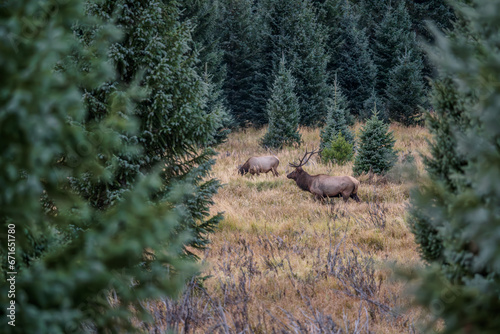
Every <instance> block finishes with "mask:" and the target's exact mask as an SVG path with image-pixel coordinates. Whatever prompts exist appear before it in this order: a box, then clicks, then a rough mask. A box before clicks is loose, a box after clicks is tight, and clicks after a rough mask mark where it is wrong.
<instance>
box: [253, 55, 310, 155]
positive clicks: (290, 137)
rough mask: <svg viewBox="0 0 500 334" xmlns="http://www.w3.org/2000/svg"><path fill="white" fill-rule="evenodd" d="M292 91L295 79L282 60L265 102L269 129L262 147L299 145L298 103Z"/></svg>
mask: <svg viewBox="0 0 500 334" xmlns="http://www.w3.org/2000/svg"><path fill="white" fill-rule="evenodd" d="M294 90H295V79H294V78H293V76H292V73H291V72H290V70H288V69H287V68H286V67H285V59H284V58H282V60H281V62H280V65H279V69H278V73H277V74H276V77H275V80H274V84H273V88H272V92H271V97H270V98H269V101H268V102H267V107H266V110H267V114H268V116H269V128H268V131H267V133H266V134H265V136H264V138H263V139H262V145H263V146H266V147H273V148H282V147H283V146H285V145H291V144H294V143H297V144H300V142H301V136H300V133H299V129H298V127H299V116H300V114H299V101H298V99H297V96H296V95H295V92H294Z"/></svg>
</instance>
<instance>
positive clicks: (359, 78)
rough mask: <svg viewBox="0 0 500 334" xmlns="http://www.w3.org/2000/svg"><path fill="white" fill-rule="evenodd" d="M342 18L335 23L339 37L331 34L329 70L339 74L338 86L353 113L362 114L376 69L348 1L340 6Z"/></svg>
mask: <svg viewBox="0 0 500 334" xmlns="http://www.w3.org/2000/svg"><path fill="white" fill-rule="evenodd" d="M341 9H342V16H341V17H340V19H339V20H338V21H337V22H336V24H337V25H338V29H337V30H336V32H337V34H338V35H336V36H335V35H332V36H331V37H330V42H332V41H333V42H334V43H335V44H334V45H332V46H330V48H329V49H330V51H331V53H332V57H331V59H332V63H331V64H330V68H331V69H332V70H333V71H336V73H338V75H339V83H340V86H341V87H342V89H343V91H344V92H345V93H346V96H347V99H348V100H349V102H350V105H351V108H352V111H353V114H355V115H357V116H359V115H360V114H362V113H363V110H364V103H365V101H366V100H367V99H369V98H370V96H371V93H372V90H373V88H374V87H375V80H376V75H377V71H376V67H375V65H374V63H373V59H372V56H371V53H370V50H369V47H368V37H367V35H366V33H365V30H364V29H361V27H360V22H359V20H360V16H359V14H358V13H357V10H356V7H355V6H354V5H353V4H351V3H350V2H347V1H344V2H343V3H342V7H341Z"/></svg>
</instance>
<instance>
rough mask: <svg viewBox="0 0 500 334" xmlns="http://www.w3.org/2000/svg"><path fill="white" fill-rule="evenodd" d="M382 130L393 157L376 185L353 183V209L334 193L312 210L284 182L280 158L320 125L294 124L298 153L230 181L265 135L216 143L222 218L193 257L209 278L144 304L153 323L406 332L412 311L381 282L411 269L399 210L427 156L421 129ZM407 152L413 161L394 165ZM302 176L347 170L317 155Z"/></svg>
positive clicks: (415, 260)
mask: <svg viewBox="0 0 500 334" xmlns="http://www.w3.org/2000/svg"><path fill="white" fill-rule="evenodd" d="M359 129H360V126H359V125H357V126H356V130H357V131H359ZM391 130H392V131H394V134H395V138H396V145H395V149H396V150H398V153H399V157H400V158H399V162H398V164H397V165H396V167H395V168H394V170H393V171H392V172H391V173H390V174H389V175H387V176H386V177H384V178H377V177H374V178H371V179H370V178H369V176H368V175H364V176H361V177H359V178H358V179H359V180H360V181H361V186H360V189H359V197H360V198H361V200H362V203H359V204H358V203H356V202H354V201H353V200H349V201H348V202H347V203H344V202H343V200H342V199H341V198H336V199H333V200H332V201H331V203H330V204H323V203H321V202H318V201H315V200H314V199H313V196H312V195H311V194H310V193H307V192H304V191H301V190H300V189H299V188H298V187H297V186H296V185H295V183H294V182H293V181H292V180H289V179H287V178H286V174H287V173H289V172H291V171H292V168H290V167H288V163H289V162H291V161H294V160H297V159H298V158H300V157H302V155H303V153H304V152H305V148H306V147H307V148H309V149H312V148H315V147H318V145H319V130H309V129H301V133H302V137H303V140H304V145H302V147H294V148H287V149H284V150H282V151H279V152H272V153H273V154H275V155H276V156H277V157H278V158H279V159H280V166H279V168H278V171H279V173H280V176H279V177H273V176H272V174H271V173H269V174H263V175H260V176H250V175H246V176H240V175H238V174H237V169H236V168H237V166H238V165H239V164H242V163H243V162H245V160H246V159H247V158H248V157H251V156H253V155H264V154H268V153H269V152H266V150H265V149H263V148H261V147H259V144H258V143H259V139H260V138H261V137H262V136H263V135H264V133H265V129H262V130H255V129H248V130H245V131H241V132H237V133H233V134H231V135H230V137H229V140H228V141H227V142H226V143H224V144H222V145H220V146H219V147H218V148H217V150H218V151H219V152H220V155H219V156H218V159H217V164H216V165H215V167H214V170H213V174H214V176H216V177H217V178H219V179H220V180H221V181H222V182H223V183H224V184H225V186H224V188H223V189H221V191H220V192H219V194H218V195H217V196H216V197H215V202H216V203H215V205H214V206H213V207H212V210H213V212H214V213H215V212H219V211H224V212H225V218H224V221H223V222H222V223H221V224H220V229H219V231H218V232H217V233H215V234H214V235H213V236H212V244H211V246H210V249H209V250H208V251H206V252H205V253H204V254H200V257H201V258H202V259H203V260H204V261H205V268H206V270H205V272H204V275H207V276H210V277H209V278H208V279H206V280H205V281H203V282H193V284H192V285H191V287H190V288H189V289H188V291H187V292H186V293H185V295H184V296H183V298H181V300H180V301H179V302H176V303H173V302H171V301H167V300H165V301H163V302H162V303H160V304H159V305H157V304H153V305H151V307H153V308H154V309H155V317H156V319H155V320H156V326H157V327H156V328H166V327H167V325H168V326H172V327H177V328H178V329H186V328H187V330H188V331H189V332H197V333H198V332H199V333H204V332H221V333H239V332H242V331H245V330H246V331H250V332H256V333H269V332H273V331H275V332H281V331H283V330H284V331H285V332H289V331H295V332H311V333H315V332H318V333H319V332H327V333H330V332H332V333H336V332H338V331H339V330H341V332H343V333H345V332H349V333H367V332H373V333H401V332H412V331H413V321H414V320H416V318H417V314H416V311H408V310H405V309H404V308H405V306H408V305H409V300H408V298H407V297H406V296H405V295H404V293H403V290H404V287H403V285H402V284H401V283H399V282H394V281H393V280H391V279H390V276H391V269H390V268H391V266H392V265H394V264H397V265H399V266H410V265H411V266H414V265H418V264H419V262H420V259H419V256H418V253H417V250H416V245H415V244H414V241H413V235H412V234H411V232H410V231H409V229H408V226H407V225H406V223H405V212H406V205H407V204H408V197H409V192H410V189H411V187H412V186H413V185H414V182H415V181H417V180H418V178H417V176H416V175H417V174H421V173H423V166H422V163H421V159H420V157H419V155H418V154H417V152H421V153H424V154H425V153H426V149H427V148H426V139H427V138H428V133H427V131H426V130H425V129H423V128H420V127H415V128H404V127H400V126H398V125H392V126H391ZM409 153H411V155H412V156H413V157H414V160H415V161H414V163H413V164H408V163H405V161H408V160H410V159H408V156H409V155H410V154H409ZM405 166H406V167H405ZM408 166H413V167H412V168H409V167H408ZM304 169H305V170H306V171H307V172H309V173H310V174H319V173H325V174H329V175H352V164H347V165H345V166H333V165H324V164H321V163H320V162H319V158H317V157H314V158H312V159H311V161H310V162H309V163H308V165H306V166H304ZM408 170H410V171H411V173H409V172H408ZM200 287H201V288H200Z"/></svg>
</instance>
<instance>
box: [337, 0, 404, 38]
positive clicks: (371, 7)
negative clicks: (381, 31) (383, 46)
mask: <svg viewBox="0 0 500 334" xmlns="http://www.w3.org/2000/svg"><path fill="white" fill-rule="evenodd" d="M337 1H338V0H337ZM392 2H393V1H392V0H360V1H359V7H360V14H361V25H362V26H363V28H365V29H366V34H367V36H368V39H369V40H370V41H371V42H372V41H373V40H374V38H375V33H376V30H377V27H378V25H379V24H380V22H382V21H383V20H384V17H385V15H386V13H387V11H388V9H389V8H390V6H391V5H392ZM395 3H396V2H395Z"/></svg>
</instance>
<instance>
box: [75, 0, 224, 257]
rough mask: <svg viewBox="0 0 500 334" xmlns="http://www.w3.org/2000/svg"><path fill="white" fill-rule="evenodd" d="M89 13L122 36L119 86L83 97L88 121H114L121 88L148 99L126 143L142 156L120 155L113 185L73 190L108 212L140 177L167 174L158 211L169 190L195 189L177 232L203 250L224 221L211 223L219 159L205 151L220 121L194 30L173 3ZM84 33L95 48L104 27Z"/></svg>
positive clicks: (153, 0)
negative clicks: (200, 68)
mask: <svg viewBox="0 0 500 334" xmlns="http://www.w3.org/2000/svg"><path fill="white" fill-rule="evenodd" d="M88 12H89V15H93V16H96V17H100V18H102V19H103V20H104V21H105V22H106V23H108V24H109V23H111V22H110V21H111V20H112V21H113V22H116V25H117V26H118V27H119V28H120V29H121V30H122V31H123V33H124V38H123V39H122V40H121V41H119V42H117V43H114V44H113V45H111V46H110V48H109V54H110V57H111V59H112V62H113V65H114V68H115V69H116V72H117V78H116V79H114V80H111V81H108V82H106V83H103V84H102V85H101V87H99V89H96V90H94V91H90V92H87V93H86V94H85V99H86V102H87V105H88V118H89V119H91V120H92V119H99V118H100V117H102V115H106V114H107V113H109V112H110V109H109V106H108V104H107V101H108V99H109V98H110V96H113V95H115V94H118V93H119V89H120V87H121V86H123V85H126V84H134V83H136V82H137V84H138V85H139V88H140V89H137V90H139V91H140V90H141V89H142V90H143V91H144V93H143V98H142V99H141V101H140V102H139V103H137V105H136V106H135V107H134V117H135V118H136V119H137V120H138V122H139V126H140V132H139V133H138V134H137V135H128V134H127V133H124V134H123V136H124V137H125V138H126V140H127V142H129V143H137V144H140V145H141V147H142V153H141V154H140V156H130V155H123V154H120V155H118V161H117V163H118V165H119V166H120V169H119V172H118V173H117V174H116V175H114V177H113V178H112V179H111V180H109V181H108V182H97V183H94V182H92V181H91V180H87V179H83V180H80V181H79V183H78V182H77V184H75V187H76V188H77V190H78V191H80V192H81V193H82V194H84V195H85V196H86V197H87V198H89V200H91V201H92V202H93V203H95V204H94V205H95V206H96V207H98V208H106V207H108V206H109V205H111V204H113V203H114V202H115V201H116V200H120V199H121V197H122V196H123V194H124V193H126V191H127V190H128V189H129V188H130V187H131V186H132V185H133V184H134V182H135V180H137V179H138V178H139V177H141V176H142V175H144V174H148V173H149V172H151V171H152V170H154V169H155V168H158V167H157V166H163V168H162V173H161V176H162V185H163V186H162V188H161V190H160V191H158V192H157V193H156V194H155V196H154V199H153V203H162V202H164V201H168V194H169V192H170V191H171V189H172V188H173V187H175V185H176V184H177V183H178V182H181V181H187V180H189V181H190V182H191V183H192V185H193V187H194V188H193V192H192V193H191V194H189V196H186V198H185V202H184V209H185V215H184V216H183V218H184V220H183V224H182V227H181V228H179V231H183V230H190V231H192V232H193V233H194V238H193V239H192V240H191V242H190V244H189V245H190V246H192V247H194V248H203V247H205V246H206V245H207V243H208V242H209V240H208V234H209V233H210V232H211V231H213V229H214V228H215V226H216V225H217V223H218V221H220V219H221V218H222V217H221V215H215V216H213V217H211V216H210V215H209V212H208V208H209V206H210V205H211V204H212V196H213V195H214V194H215V193H216V192H217V190H218V188H219V182H218V181H217V180H214V179H210V178H207V176H208V173H209V172H210V169H211V166H212V165H213V164H214V160H213V156H214V154H215V152H214V151H213V150H212V149H211V148H209V147H207V146H208V145H209V144H211V143H213V141H214V140H215V135H216V134H217V129H218V127H219V126H220V124H221V119H220V117H221V115H222V113H220V112H213V110H212V111H209V110H207V100H208V99H207V93H208V91H207V85H206V84H205V83H204V81H203V80H202V78H201V76H200V75H199V74H198V73H197V68H196V66H197V58H196V53H195V52H194V51H193V50H192V48H191V47H192V46H193V42H192V40H191V37H190V27H189V25H187V24H186V23H181V22H180V10H179V8H178V4H177V2H175V1H172V2H168V3H164V2H163V1H159V0H148V1H143V2H133V3H131V2H130V1H128V0H120V1H111V0H109V1H102V2H97V3H92V4H91V5H89V7H88ZM113 15H114V17H113V19H111V17H112V16H113ZM82 29H83V30H82V31H83V32H82V33H81V39H82V43H84V44H86V45H89V47H93V43H94V41H93V37H94V36H95V33H96V31H99V30H101V29H103V25H101V26H91V27H83V28H82ZM85 29H86V30H85ZM186 252H188V251H187V250H186ZM188 253H189V252H188Z"/></svg>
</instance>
